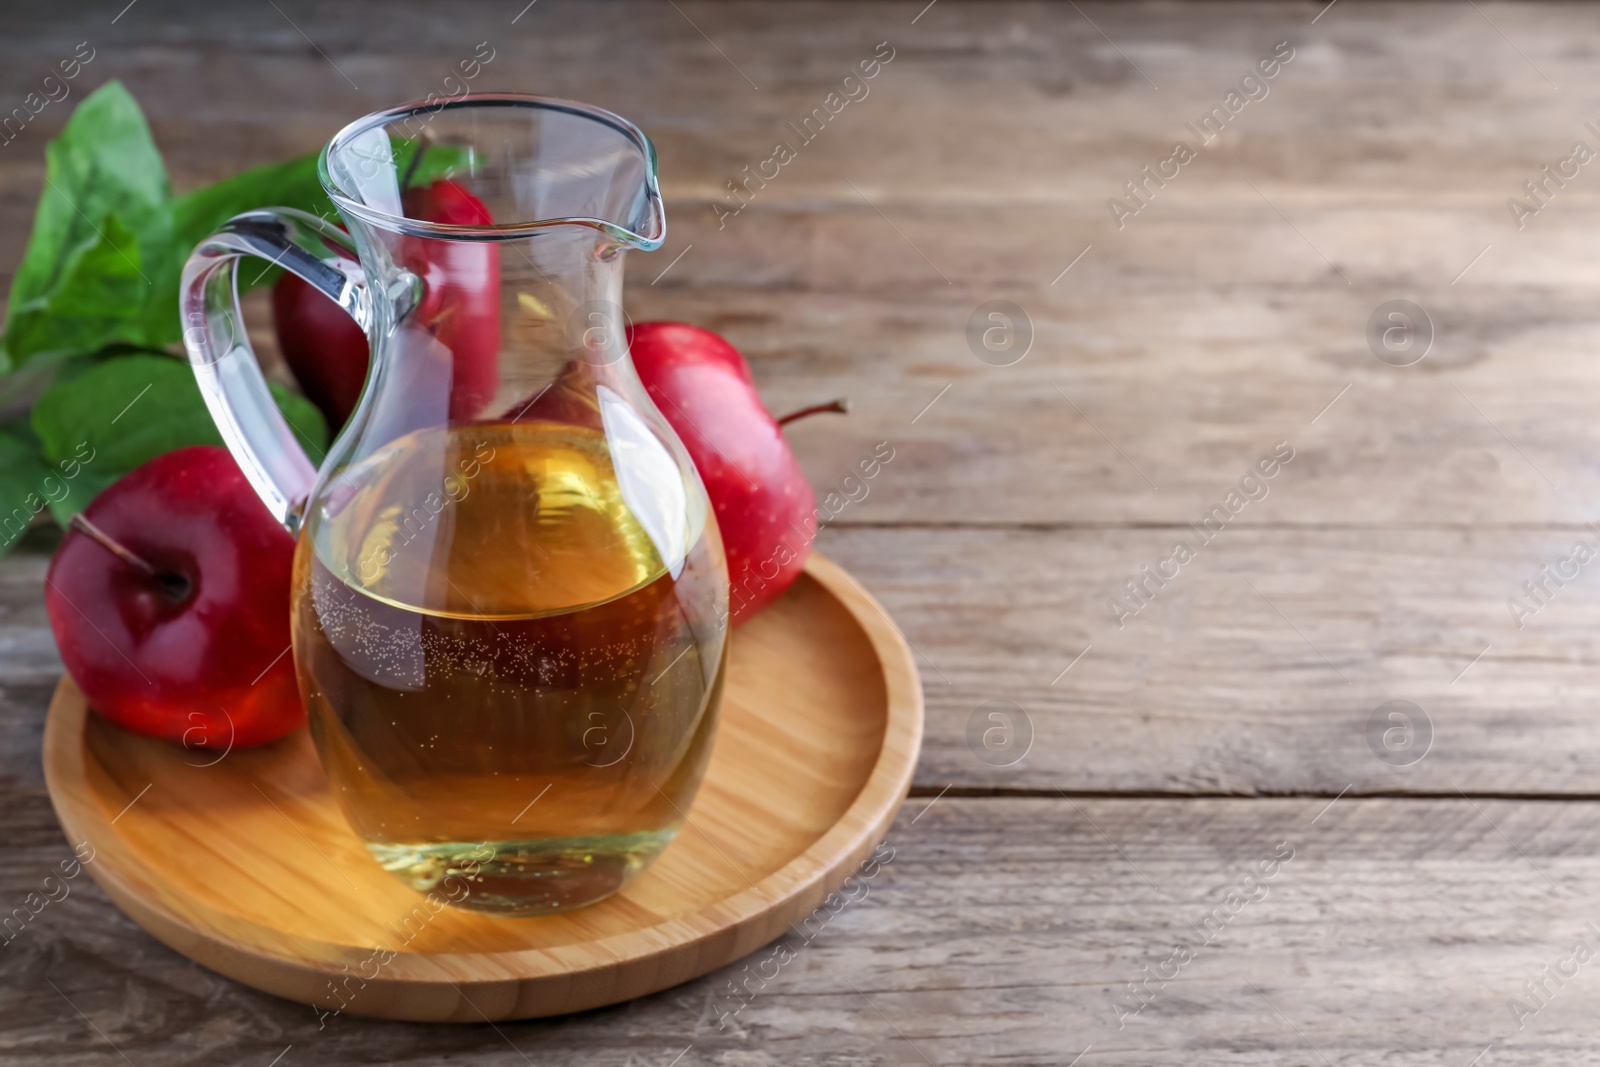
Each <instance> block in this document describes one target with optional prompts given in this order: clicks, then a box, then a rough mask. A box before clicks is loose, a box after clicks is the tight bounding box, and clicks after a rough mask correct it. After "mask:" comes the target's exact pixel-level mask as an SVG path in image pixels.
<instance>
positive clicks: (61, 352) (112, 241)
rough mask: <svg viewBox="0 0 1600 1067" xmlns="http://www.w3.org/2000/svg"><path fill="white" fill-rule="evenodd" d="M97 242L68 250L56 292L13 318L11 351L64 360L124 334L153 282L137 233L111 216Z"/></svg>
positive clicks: (9, 331)
mask: <svg viewBox="0 0 1600 1067" xmlns="http://www.w3.org/2000/svg"><path fill="white" fill-rule="evenodd" d="M98 231H99V236H98V238H97V239H95V240H94V241H93V242H92V243H90V244H87V245H83V246H80V247H78V248H74V249H70V250H68V252H67V254H66V258H65V260H64V261H63V264H62V269H61V272H60V275H59V277H58V278H57V280H56V282H55V284H54V285H53V287H52V288H51V290H50V292H49V293H48V294H47V295H45V296H44V297H43V298H42V299H41V300H38V301H35V302H34V303H33V305H32V306H27V307H23V308H21V309H19V310H18V311H17V312H16V313H15V314H13V315H12V316H11V321H10V322H9V323H8V324H7V329H6V335H5V347H6V350H7V351H8V352H9V353H10V354H11V355H12V356H13V357H14V358H16V359H18V360H21V359H26V358H29V357H33V358H39V359H60V358H65V357H67V356H73V355H78V354H81V353H84V352H93V351H95V350H96V349H98V348H100V347H101V346H102V345H105V344H107V343H108V342H110V341H113V340H115V339H117V338H119V337H122V336H123V335H124V334H125V332H126V329H127V323H128V319H129V316H130V314H132V313H134V312H136V311H137V309H138V308H139V307H140V306H141V305H142V304H143V302H144V300H145V299H146V295H147V293H148V292H149V289H150V285H149V283H148V282H146V281H145V278H144V275H143V272H142V271H141V270H140V265H139V259H140V256H139V246H138V243H137V241H136V239H135V238H134V235H133V232H132V231H131V230H130V229H129V228H128V227H127V226H125V225H124V224H123V223H122V221H121V220H120V219H118V218H117V216H115V215H109V216H107V217H106V218H105V219H104V221H103V223H102V224H101V225H100V226H99V227H98Z"/></svg>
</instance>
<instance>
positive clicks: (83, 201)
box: [0, 81, 176, 372]
mask: <svg viewBox="0 0 1600 1067" xmlns="http://www.w3.org/2000/svg"><path fill="white" fill-rule="evenodd" d="M170 198H171V188H170V186H169V184H168V182H167V171H166V167H165V166H164V165H163V164H162V162H161V155H160V153H159V152H157V151H156V146H155V142H154V141H153V140H152V139H151V137H150V127H149V125H148V124H147V123H146V122H145V119H144V114H143V113H142V112H141V111H140V110H139V105H138V104H137V103H135V102H134V99H133V97H132V96H130V95H129V94H128V91H127V90H126V89H124V88H123V87H122V84H121V83H120V82H115V81H112V82H107V83H106V84H105V85H103V86H101V87H100V88H99V89H97V90H95V91H94V92H93V93H91V94H89V96H87V97H85V98H84V100H83V102H82V103H81V104H79V105H78V107H77V109H76V110H75V111H73V113H72V118H71V119H69V120H68V122H67V125H66V127H65V128H64V129H63V130H62V131H61V134H60V136H59V137H57V138H56V139H55V140H53V141H51V142H50V144H49V145H48V146H47V147H46V149H45V187H44V191H43V193H42V194H41V196H40V199H39V209H38V211H37V213H36V214H35V216H34V223H33V233H32V234H31V235H30V236H29V238H28V247H27V250H26V251H25V252H24V253H23V256H22V262H21V263H20V264H19V265H18V267H17V272H16V275H15V277H14V278H13V279H12V283H11V297H10V301H9V303H8V304H7V310H6V333H5V336H4V338H3V339H0V372H4V371H7V370H11V369H13V368H15V367H17V366H18V365H20V364H21V363H23V362H24V361H25V360H27V359H30V358H32V357H35V356H37V355H39V354H41V353H47V354H50V355H59V354H61V353H63V352H66V351H68V350H69V345H70V343H77V342H78V338H77V337H72V338H68V339H64V340H63V341H61V342H59V343H58V342H57V341H56V340H55V339H54V338H55V331H54V329H53V328H48V326H49V324H51V323H55V322H57V321H58V320H59V318H60V315H59V314H58V315H51V314H50V313H49V309H50V308H51V306H52V301H54V300H56V299H57V298H58V297H59V296H60V294H61V291H62V290H63V288H68V289H69V290H70V289H71V287H73V286H79V287H81V286H83V285H84V284H85V278H84V275H83V274H82V272H81V268H82V264H83V261H84V260H85V258H90V259H91V260H92V261H93V262H94V263H95V264H107V263H109V262H110V260H111V259H113V258H115V259H117V260H121V261H122V263H121V264H120V265H119V266H117V267H115V268H114V270H115V272H116V273H118V274H126V272H127V269H128V268H129V266H131V267H132V271H133V273H134V274H136V275H138V276H139V279H140V281H141V282H143V283H144V284H145V291H144V292H142V293H141V294H139V300H138V301H136V302H134V303H133V304H132V305H131V306H129V303H128V295H129V294H128V292H127V290H126V288H125V287H119V288H117V289H116V290H115V292H116V297H117V299H116V300H115V301H114V302H111V303H107V304H103V305H101V306H100V307H99V308H98V314H99V317H100V318H101V319H102V320H106V319H121V320H123V321H127V320H128V319H130V318H136V316H137V315H138V312H139V309H140V308H141V307H142V306H143V304H144V302H145V301H146V300H149V299H150V298H151V294H150V293H149V291H148V290H149V287H150V285H151V281H150V278H149V276H148V273H147V272H145V271H143V270H142V269H141V267H140V264H142V263H152V262H156V261H158V260H160V259H161V258H162V257H163V256H164V255H166V254H167V251H168V249H169V248H170V245H171V241H172V220H171V215H170V211H169V208H168V201H169V200H170ZM113 215H115V216H116V224H115V225H114V226H113V225H112V224H111V221H110V220H111V217H112V216H113ZM130 245H132V247H129V246H130ZM65 302H66V305H67V306H74V307H75V306H76V305H77V301H76V300H75V299H74V298H72V297H71V295H70V293H69V295H68V296H67V297H66V298H65ZM36 312H43V313H44V316H43V317H44V319H45V321H44V322H40V321H38V320H35V321H33V322H31V323H30V322H28V321H27V317H28V316H29V315H30V313H36ZM62 314H70V312H62ZM174 314H176V312H174ZM19 318H20V319H21V320H22V321H21V322H19ZM19 327H22V328H21V329H18V328H19ZM100 332H104V327H103V326H102V327H101V328H100ZM116 332H117V335H118V336H122V337H124V338H125V339H127V340H133V341H138V340H142V338H141V337H140V336H139V334H138V331H137V327H136V325H135V326H134V328H133V329H131V330H130V329H127V328H119V329H118V330H117V331H116Z"/></svg>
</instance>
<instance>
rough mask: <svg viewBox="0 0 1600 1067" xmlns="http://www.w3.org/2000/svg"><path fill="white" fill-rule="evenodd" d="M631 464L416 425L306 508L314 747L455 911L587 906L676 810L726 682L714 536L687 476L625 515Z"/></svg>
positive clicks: (496, 431)
mask: <svg viewBox="0 0 1600 1067" xmlns="http://www.w3.org/2000/svg"><path fill="white" fill-rule="evenodd" d="M665 455H666V453H665V452H661V453H660V456H658V457H655V465H654V466H648V465H647V467H648V469H646V470H645V472H644V474H645V475H650V476H657V477H658V478H659V475H660V474H661V473H662V467H661V457H664V456H665ZM626 458H627V457H626V456H623V458H622V459H617V460H614V457H613V455H612V451H611V445H610V443H609V442H608V439H607V437H606V436H605V434H603V433H602V432H601V431H599V430H596V429H586V428H581V427H574V426H566V425H557V424H553V423H538V422H535V423H516V424H491V425H480V426H465V427H458V428H453V429H439V430H428V431H421V432H419V433H415V434H411V435H409V436H407V437H404V438H401V439H400V440H399V441H397V442H394V443H393V444H391V445H389V446H387V447H386V448H384V449H382V450H380V451H379V452H378V453H376V454H374V455H373V456H371V457H369V458H368V459H367V460H365V461H364V462H363V463H361V464H359V465H357V466H355V467H352V468H348V469H347V470H346V471H344V472H341V474H340V475H339V476H338V477H337V478H336V479H334V481H333V482H331V483H330V485H329V486H328V487H327V488H326V489H325V490H324V491H323V493H322V494H321V496H320V503H319V504H318V506H317V507H316V509H315V510H314V512H313V514H312V515H311V516H309V517H308V521H307V524H306V526H305V528H304V530H303V531H302V535H301V539H300V543H299V546H298V550H297V553H296V557H295V591H296V596H295V606H294V648H295V661H296V664H297V668H298V670H299V674H300V685H301V689H302V692H303V694H304V695H305V698H306V703H307V707H308V708H309V710H310V714H311V728H312V732H313V736H314V738H315V740H316V743H317V749H318V751H319V753H320V754H321V756H322V762H323V765H324V767H325V768H326V770H327V774H328V778H329V780H330V782H331V784H332V787H333V790H334V794H335V796H336V797H337V798H338V800H339V803H340V805H341V807H342V808H343V809H344V812H345V814H346V816H347V817H348V818H349V820H350V822H351V824H352V826H353V827H354V828H355V830H356V832H357V833H358V834H359V835H360V836H361V837H363V838H364V839H366V841H367V842H368V847H369V848H370V849H371V850H372V852H373V854H374V855H375V856H377V857H378V859H379V861H380V862H382V863H383V864H384V866H386V867H388V868H389V869H390V870H393V871H395V872H396V873H398V874H400V875H401V876H402V877H403V878H405V879H407V880H408V881H409V882H410V883H411V884H413V885H414V886H416V887H417V888H419V889H426V888H429V887H431V886H433V885H436V884H438V883H439V882H441V881H442V880H443V879H445V878H447V877H449V876H450V875H452V874H455V875H458V876H459V877H462V878H466V879H467V880H468V882H469V884H470V886H471V889H470V893H469V894H468V896H467V898H466V899H465V900H464V901H463V903H464V904H465V905H466V906H468V907H477V908H483V909H487V910H495V911H502V912H511V913H517V914H528V913H541V912H551V911H557V910H563V909H566V908H570V907H577V906H581V905H583V904H586V903H591V902H593V901H594V900H597V899H600V898H601V897H603V896H606V895H608V894H610V893H611V892H614V891H615V890H616V889H617V888H619V887H620V886H621V885H622V884H623V883H624V882H625V881H626V880H627V879H628V878H629V877H631V876H632V875H633V874H635V873H637V871H638V870H640V869H641V868H642V867H643V866H644V864H646V863H648V862H649V860H650V859H651V858H653V857H654V856H655V855H656V854H657V853H659V852H660V851H661V849H663V848H665V847H666V845H667V844H668V843H669V842H670V841H671V839H672V836H673V835H674V834H675V833H676V831H677V828H678V826H679V825H680V824H681V823H682V821H683V818H684V815H685V812H686V811H687V810H688V807H689V803H690V800H691V799H692V797H693V794H694V791H695V788H696V787H697V785H698V784H699V780H700V777H701V774H702V772H703V771H704V768H705V762H706V757H707V755H708V753H709V748H710V740H711V735H712V730H713V725H714V722H715V718H716V712H717V704H718V700H719V697H720V693H721V684H722V673H723V672H722V666H723V664H722V661H723V655H724V649H725V640H724V637H725V634H724V626H723V620H722V615H723V613H724V612H725V611H726V607H725V603H726V601H725V595H726V594H725V591H724V589H723V586H722V582H723V579H722V577H721V574H720V568H719V567H718V566H717V560H718V559H719V558H720V554H721V547H720V544H719V543H718V542H717V539H716V534H715V531H714V527H712V526H711V524H710V523H709V520H708V519H707V518H706V517H705V512H704V509H703V508H700V509H696V508H694V507H693V506H692V503H691V504H687V505H683V506H677V507H674V506H673V505H674V503H675V502H676V503H677V504H680V505H681V504H682V502H683V501H684V499H685V495H686V494H685V493H684V492H683V491H682V488H681V485H682V483H681V481H680V482H679V484H678V487H676V488H675V489H674V490H673V491H672V492H666V493H665V494H664V495H659V497H651V498H650V499H665V500H666V501H667V504H666V505H665V506H664V507H663V506H661V505H659V504H652V503H651V502H650V499H646V497H650V494H649V493H648V492H645V491H644V490H641V489H639V488H635V489H634V495H633V497H632V498H631V501H632V504H633V505H634V506H632V507H630V499H629V498H628V494H627V491H626V489H625V486H628V485H631V486H634V487H638V486H641V485H647V483H646V482H645V481H644V480H643V476H639V475H636V476H635V477H634V478H633V479H632V480H631V482H630V481H629V479H628V478H626V477H624V476H623V475H626V474H627V472H626V471H622V472H619V470H618V469H617V467H616V466H614V461H615V462H624V461H626ZM647 458H650V457H647ZM642 492H643V493H644V494H645V495H644V496H641V493H642ZM636 508H637V510H636ZM641 513H642V514H645V515H646V516H647V518H648V521H642V520H641V519H640V517H639V515H640V514H641ZM673 524H678V526H674V525H673ZM664 555H665V557H666V558H664ZM485 845H486V846H487V848H489V849H493V850H494V853H493V858H492V859H490V860H488V861H486V862H485V861H483V857H484V855H485V850H484V846H485ZM474 859H476V860H477V861H479V862H478V863H476V864H475V865H473V866H469V864H470V863H471V861H472V860H474ZM474 868H476V869H474ZM457 884H458V883H457Z"/></svg>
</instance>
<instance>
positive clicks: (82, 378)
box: [33, 354, 328, 516]
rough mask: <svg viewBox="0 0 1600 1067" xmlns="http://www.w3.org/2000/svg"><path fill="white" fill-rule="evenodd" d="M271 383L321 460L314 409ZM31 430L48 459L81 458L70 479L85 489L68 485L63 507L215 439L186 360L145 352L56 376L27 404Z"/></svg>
mask: <svg viewBox="0 0 1600 1067" xmlns="http://www.w3.org/2000/svg"><path fill="white" fill-rule="evenodd" d="M271 389H272V393H273V398H274V400H275V401H276V403H277V405H278V408H279V410H280V411H282V412H283V414H284V418H285V419H286V420H287V421H288V422H289V424H290V426H291V428H293V429H294V430H295V436H296V437H298V438H299V439H300V440H301V444H302V446H303V447H305V448H306V450H307V453H308V454H309V455H310V456H311V457H312V460H313V462H320V461H321V459H322V456H323V454H324V450H325V449H326V448H327V433H328V431H327V426H326V424H325V423H324V422H323V420H322V416H321V414H320V413H319V412H318V411H317V409H316V408H315V407H314V406H312V404H311V402H310V401H308V400H306V399H305V398H304V397H301V396H299V395H297V394H295V393H291V392H289V391H288V390H286V389H283V388H282V387H281V386H276V385H274V386H272V387H271ZM33 430H34V432H35V433H36V434H38V435H39V441H40V443H41V444H42V446H43V450H44V458H45V459H46V460H47V461H49V462H50V463H54V464H62V463H66V462H69V461H70V460H72V459H74V458H76V459H79V460H81V461H83V467H84V470H83V473H82V474H80V475H78V476H77V477H75V478H74V479H73V481H74V483H77V482H79V481H82V482H83V488H84V489H85V490H86V493H80V492H79V491H78V487H77V486H76V485H75V486H74V489H73V492H72V494H71V495H70V497H69V498H68V500H67V501H65V502H64V505H65V507H66V508H69V509H81V508H82V507H83V506H85V505H86V504H87V503H88V501H89V499H92V498H93V494H94V493H95V492H98V491H99V489H101V488H104V486H105V485H107V484H110V482H111V481H113V480H115V479H116V478H117V477H118V476H120V475H122V474H124V473H126V472H127V471H130V470H132V469H133V468H134V467H137V466H138V465H139V464H141V463H144V462H146V461H147V460H150V459H154V458H155V457H156V456H159V455H161V454H162V453H163V452H170V451H172V450H173V449H175V448H183V447H185V446H187V445H220V444H222V435H221V434H219V433H218V432H217V427H216V424H215V423H213V422H212V421H211V413H210V412H209V411H208V410H207V409H206V406H205V401H204V400H202V399H201V396H200V387H199V386H198V385H197V384H196V383H195V379H194V372H193V371H192V370H190V368H189V365H188V364H187V363H185V362H183V361H181V360H177V359H173V358H170V357H167V356H158V355H148V354H135V355H127V356H117V357H115V358H113V359H108V360H106V361H105V362H103V363H100V364H98V365H97V366H95V367H94V368H92V369H90V370H88V371H85V372H84V373H82V374H80V375H78V376H77V377H75V378H72V379H71V380H69V381H62V382H57V383H56V384H55V385H53V386H51V387H50V389H48V390H47V391H46V392H45V394H44V395H43V396H41V397H40V398H39V399H38V401H37V402H35V404H34V405H33ZM85 456H89V457H91V458H87V459H85ZM63 469H65V468H63ZM91 471H92V472H93V474H94V476H95V477H93V478H89V477H88V475H89V473H90V472H91ZM71 513H72V511H71V510H68V511H67V514H68V515H69V516H70V515H71Z"/></svg>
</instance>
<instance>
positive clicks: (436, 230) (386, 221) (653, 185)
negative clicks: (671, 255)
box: [317, 93, 667, 252]
mask: <svg viewBox="0 0 1600 1067" xmlns="http://www.w3.org/2000/svg"><path fill="white" fill-rule="evenodd" d="M471 107H479V108H516V107H525V108H540V109H544V110H549V111H561V112H565V113H567V114H569V115H577V116H579V117H581V118H586V119H591V120H593V121H595V122H600V123H602V124H604V125H606V126H610V127H611V128H612V129H614V130H616V131H617V132H618V133H620V134H622V135H623V136H624V137H626V138H627V139H628V140H629V141H631V142H633V144H634V145H635V146H636V147H637V148H638V149H639V150H640V152H641V153H642V154H643V156H644V160H645V177H644V182H645V195H646V197H647V198H648V200H649V204H650V221H651V226H650V227H649V229H650V232H649V233H637V232H635V231H634V230H630V229H628V228H627V227H625V226H619V225H617V224H616V223H614V222H609V221H607V220H605V219H597V218H593V217H590V216H579V215H573V216H564V217H561V218H553V219H534V220H529V221H525V222H514V223H505V224H499V223H490V224H487V225H481V226H463V225H457V224H453V223H442V222H428V221H426V220H424V219H412V218H406V217H405V216H402V215H395V214H391V213H390V212H387V211H380V210H378V209H377V208H374V207H372V206H371V205H369V204H365V203H362V202H361V201H360V200H357V199H355V198H354V197H352V196H351V195H349V193H347V192H346V191H345V190H344V189H343V188H342V187H341V186H340V185H339V184H338V183H337V182H336V181H335V180H334V178H333V174H332V172H331V171H330V169H329V164H328V160H329V158H330V156H331V155H332V154H333V153H335V152H337V151H340V150H341V149H343V148H346V147H348V145H349V144H350V143H351V142H352V141H354V140H355V138H357V137H358V136H360V135H361V134H364V133H367V132H368V131H370V130H373V129H376V128H378V127H380V126H386V125H388V124H390V123H392V122H403V121H404V120H406V119H409V118H414V117H415V116H418V115H437V114H439V113H440V112H443V111H454V110H457V109H462V108H471ZM656 171H657V161H656V146H655V144H654V143H653V142H652V141H651V140H650V138H649V137H647V136H646V135H645V133H644V131H643V130H641V129H639V127H637V126H635V125H634V124H633V123H631V122H629V121H628V120H627V119H625V118H623V117H622V116H621V115H618V114H617V113H615V112H613V111H608V110H606V109H605V108H602V107H595V106H594V105H592V104H584V103H580V102H579V101H577V100H566V99H563V98H561V97H555V96H539V95H536V94H533V93H464V94H462V95H461V96H456V97H451V98H449V99H446V100H435V101H432V102H429V101H426V100H413V101H411V102H409V103H405V104H397V105H395V106H394V107H390V108H384V109H383V110H381V111H374V112H372V113H371V114H368V115H363V116H362V117H361V118H358V119H356V120H355V121H354V122H351V123H349V124H347V125H346V126H345V127H344V128H343V129H341V130H340V131H339V132H338V133H336V134H334V135H333V137H332V139H331V140H329V141H328V143H327V144H326V145H324V146H323V148H322V151H321V152H320V153H318V155H317V179H318V181H319V182H320V183H321V185H322V188H323V191H324V192H326V193H327V194H328V196H329V198H330V199H331V200H332V201H333V203H334V206H335V207H337V208H338V209H339V210H340V211H341V212H348V213H349V214H350V215H353V216H354V217H356V218H358V219H360V220H361V221H363V222H365V223H367V224H369V225H372V226H377V227H379V228H380V229H384V230H388V231H390V232H393V233H399V234H404V235H405V236H408V237H435V238H442V239H445V240H455V241H512V240H517V239H518V238H523V237H531V236H533V235H534V234H537V233H539V232H541V231H544V230H549V229H552V228H555V227H558V226H587V227H590V228H593V229H596V230H599V231H600V232H602V233H604V234H607V235H608V236H610V237H612V238H614V239H615V240H618V241H621V242H623V243H624V244H627V245H628V246H630V247H632V248H635V249H638V250H639V251H643V252H650V251H654V250H655V249H658V248H660V247H661V245H662V244H663V243H664V242H665V241H666V236H667V222H666V212H665V211H664V209H663V206H662V201H661V188H660V186H659V184H658V183H657V178H656Z"/></svg>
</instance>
